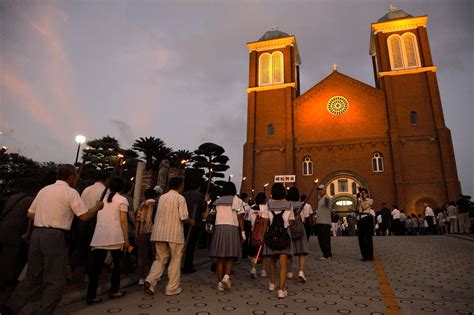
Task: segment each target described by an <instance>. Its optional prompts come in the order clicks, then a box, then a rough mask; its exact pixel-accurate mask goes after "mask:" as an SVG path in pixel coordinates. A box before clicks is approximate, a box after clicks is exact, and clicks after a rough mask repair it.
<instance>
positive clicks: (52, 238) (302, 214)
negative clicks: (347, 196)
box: [0, 165, 470, 314]
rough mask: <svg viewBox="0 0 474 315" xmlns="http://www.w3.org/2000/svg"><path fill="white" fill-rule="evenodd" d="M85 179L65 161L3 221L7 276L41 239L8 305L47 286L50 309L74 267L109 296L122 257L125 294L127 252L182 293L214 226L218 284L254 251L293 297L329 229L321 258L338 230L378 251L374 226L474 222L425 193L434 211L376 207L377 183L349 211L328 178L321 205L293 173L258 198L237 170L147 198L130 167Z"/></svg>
mask: <svg viewBox="0 0 474 315" xmlns="http://www.w3.org/2000/svg"><path fill="white" fill-rule="evenodd" d="M76 181H77V172H76V169H75V167H74V166H72V165H61V166H60V167H59V168H58V173H57V181H56V182H55V183H53V184H51V185H48V186H46V187H44V188H43V189H41V190H40V191H39V192H38V193H37V195H36V197H35V198H33V196H32V194H31V193H28V192H23V193H20V194H17V195H15V196H12V197H11V198H10V199H9V200H7V202H6V203H5V206H4V209H3V210H2V212H1V219H2V220H1V221H0V223H1V229H0V232H4V231H7V232H8V233H10V235H9V237H10V239H11V241H10V239H8V238H7V237H5V239H3V238H2V240H1V241H2V244H1V247H0V255H1V259H0V261H1V263H2V270H3V271H11V272H5V273H4V272H2V278H1V279H0V280H1V281H2V282H1V283H0V285H6V284H8V283H14V282H16V277H17V276H18V273H19V272H20V268H18V267H19V266H20V267H22V266H23V264H24V263H26V255H25V249H24V248H23V247H21V246H23V245H21V244H24V242H23V240H29V252H28V261H27V266H26V267H25V268H24V269H25V270H26V275H24V277H23V278H24V279H23V281H21V282H19V283H18V285H17V286H16V288H15V290H14V291H13V293H12V295H11V297H10V299H9V300H8V302H7V304H6V305H3V306H2V307H1V309H0V312H1V313H2V314H10V313H11V314H15V313H17V312H18V311H19V310H20V309H21V308H22V307H23V306H24V305H25V304H26V303H27V302H29V301H30V299H31V297H32V296H34V295H35V294H37V293H38V292H40V293H41V301H40V309H39V314H50V313H52V312H53V310H54V308H55V307H56V305H57V304H58V303H59V301H60V300H61V297H62V294H63V291H64V287H65V285H66V281H67V279H68V277H76V278H77V277H78V278H80V279H83V280H86V281H88V287H87V299H86V302H87V304H89V305H91V304H96V303H100V302H102V298H101V297H98V296H97V288H98V284H99V278H100V275H101V273H102V270H103V267H104V265H108V266H110V267H109V268H110V269H111V275H110V276H111V279H110V289H109V293H108V296H109V298H110V299H115V298H121V297H123V296H124V295H125V294H126V291H124V290H122V289H121V287H120V278H121V274H122V273H123V271H124V270H123V269H124V266H125V265H126V261H128V264H129V265H130V264H131V265H132V269H133V268H134V266H135V265H136V267H137V273H138V275H139V277H140V280H139V283H138V284H139V285H143V288H144V291H145V292H146V293H147V294H150V295H154V294H156V286H157V283H158V282H159V281H160V280H161V279H162V278H163V277H164V274H165V269H167V272H166V274H167V278H168V282H167V285H166V287H165V294H166V295H177V294H180V293H181V292H182V291H183V289H182V287H181V274H182V273H184V274H190V273H193V272H195V271H196V269H195V267H194V253H195V250H196V247H197V244H198V242H199V240H200V239H202V236H203V235H205V236H206V238H207V240H208V246H207V247H208V252H209V257H210V258H211V259H212V260H213V265H212V267H211V270H212V271H213V272H215V274H216V290H217V291H219V292H224V291H226V290H231V288H232V278H233V277H238V276H241V275H234V273H233V267H234V263H235V262H236V261H237V260H238V259H241V258H244V259H246V258H248V257H250V258H251V259H250V260H247V261H248V270H249V276H250V277H251V278H252V279H258V278H259V276H260V278H268V281H269V284H268V289H269V291H272V292H273V291H276V293H277V294H276V295H277V297H278V298H281V299H282V298H285V297H286V296H287V295H288V291H287V285H286V282H287V280H288V279H293V278H295V279H297V280H298V281H301V282H305V281H306V275H305V257H306V256H307V255H309V254H311V253H310V250H309V238H310V236H311V235H317V239H318V244H319V247H320V249H321V253H322V255H321V257H319V259H320V260H330V259H332V256H333V255H332V250H331V237H334V236H338V235H357V236H358V241H359V247H360V252H361V256H362V259H361V260H362V261H372V260H374V256H373V236H374V235H390V234H393V235H424V234H443V233H457V232H460V233H463V232H464V233H469V228H470V227H469V225H468V223H469V216H468V215H467V220H466V219H465V218H464V217H465V215H464V214H465V213H466V211H465V208H463V207H464V205H462V204H461V203H460V202H458V204H457V205H456V203H453V202H451V203H449V204H447V205H446V206H445V207H444V206H443V208H442V209H437V210H436V211H434V210H433V209H432V208H431V207H430V206H429V205H428V204H425V205H424V211H423V215H422V214H418V215H415V214H412V215H405V213H404V211H403V210H402V211H400V210H398V207H397V206H396V205H394V206H393V207H392V209H388V208H387V207H385V205H383V206H382V209H381V210H380V211H377V212H375V211H374V210H373V209H372V206H373V203H374V201H373V200H372V199H371V198H370V197H369V194H368V191H367V189H365V188H361V189H360V191H359V194H357V203H356V210H355V211H353V212H352V213H350V214H349V215H347V216H339V215H338V214H337V213H336V212H335V211H334V209H332V210H331V198H330V196H328V195H327V194H326V187H325V186H324V185H319V186H318V187H317V192H318V196H317V200H318V202H317V206H316V209H315V210H313V208H312V207H311V205H310V204H309V203H307V202H306V200H307V199H308V198H309V197H310V196H305V195H300V192H299V190H298V188H296V187H290V188H288V189H287V188H285V187H284V186H283V185H282V184H281V183H275V184H273V186H272V188H271V193H270V197H268V196H267V195H266V194H265V193H263V192H259V193H257V195H256V197H255V199H254V200H248V195H247V194H245V193H241V194H237V190H236V187H235V185H234V184H233V183H232V182H230V181H229V182H223V183H222V185H221V186H222V187H221V192H220V193H219V196H217V195H216V196H213V195H212V194H207V191H206V190H205V189H204V190H201V189H200V188H201V187H202V186H203V185H201V184H202V182H201V178H191V179H187V186H188V189H187V190H186V191H184V180H183V179H182V178H180V177H173V178H170V179H169V180H168V181H167V186H166V187H160V186H157V187H154V188H148V189H146V190H145V191H144V200H143V201H142V202H141V203H140V205H139V207H138V209H136V210H135V209H133V207H132V206H131V205H132V204H133V202H132V200H131V198H130V195H129V194H128V191H129V189H128V188H127V187H126V186H127V185H126V183H125V182H124V181H123V180H122V179H120V178H118V177H114V178H111V179H108V178H107V175H106V174H99V175H98V176H97V178H96V182H95V183H94V184H93V185H91V186H89V187H87V188H86V189H84V191H83V192H82V194H81V195H79V193H78V192H77V190H76V189H74V187H75V184H76ZM204 186H205V185H204ZM163 188H165V191H163ZM310 195H311V194H310ZM22 216H23V217H22ZM26 217H28V218H29V221H27V220H26ZM74 217H76V219H75V220H73V219H74ZM341 217H342V219H341ZM5 218H7V220H5ZM5 222H8V223H7V224H5ZM28 222H29V223H28ZM73 222H74V224H73ZM458 225H459V228H460V229H461V230H460V231H459V230H458ZM72 226H74V227H75V231H76V233H75V237H74V238H73V239H71V238H70V237H68V236H69V235H70V230H71V227H72ZM25 231H26V233H24V232H25ZM6 240H8V241H6ZM131 257H132V258H131ZM133 257H136V261H134V260H133ZM130 259H131V260H132V261H131V262H130ZM257 269H260V272H257ZM294 271H295V274H294V273H293V272H294Z"/></svg>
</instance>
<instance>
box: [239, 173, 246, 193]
mask: <svg viewBox="0 0 474 315" xmlns="http://www.w3.org/2000/svg"><path fill="white" fill-rule="evenodd" d="M246 179H247V177H245V176H244V177H242V181H241V182H240V193H242V192H243V191H244V182H245V180H246Z"/></svg>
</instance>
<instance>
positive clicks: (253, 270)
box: [250, 268, 257, 279]
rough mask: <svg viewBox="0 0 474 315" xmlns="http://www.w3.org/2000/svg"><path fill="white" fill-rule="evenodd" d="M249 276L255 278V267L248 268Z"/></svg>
mask: <svg viewBox="0 0 474 315" xmlns="http://www.w3.org/2000/svg"><path fill="white" fill-rule="evenodd" d="M250 278H252V279H257V269H255V268H252V269H250Z"/></svg>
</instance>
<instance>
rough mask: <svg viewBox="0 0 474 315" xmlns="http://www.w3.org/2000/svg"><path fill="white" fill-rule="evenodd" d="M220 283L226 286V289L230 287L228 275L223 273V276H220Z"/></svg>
mask: <svg viewBox="0 0 474 315" xmlns="http://www.w3.org/2000/svg"><path fill="white" fill-rule="evenodd" d="M222 284H223V285H224V287H227V289H230V287H231V286H232V283H231V282H230V277H229V275H225V276H224V278H222Z"/></svg>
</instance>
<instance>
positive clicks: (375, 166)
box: [372, 152, 383, 172]
mask: <svg viewBox="0 0 474 315" xmlns="http://www.w3.org/2000/svg"><path fill="white" fill-rule="evenodd" d="M372 172H383V157H382V154H381V153H380V152H375V153H374V154H373V155H372Z"/></svg>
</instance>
